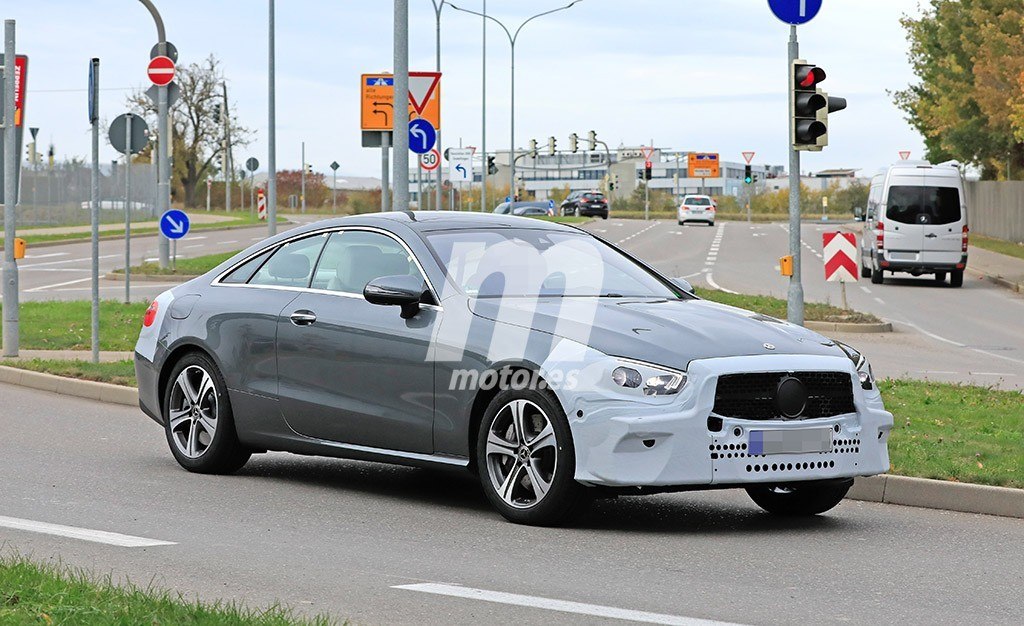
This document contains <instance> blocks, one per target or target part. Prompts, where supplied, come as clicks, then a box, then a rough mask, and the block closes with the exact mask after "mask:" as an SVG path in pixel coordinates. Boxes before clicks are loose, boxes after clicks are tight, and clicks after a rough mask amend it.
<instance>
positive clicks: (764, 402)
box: [713, 372, 856, 420]
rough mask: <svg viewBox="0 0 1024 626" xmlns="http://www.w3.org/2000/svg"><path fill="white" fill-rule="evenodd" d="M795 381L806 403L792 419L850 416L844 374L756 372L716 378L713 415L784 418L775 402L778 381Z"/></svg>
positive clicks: (849, 382)
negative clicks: (798, 383) (801, 386)
mask: <svg viewBox="0 0 1024 626" xmlns="http://www.w3.org/2000/svg"><path fill="white" fill-rule="evenodd" d="M788 377H792V378H796V379H799V380H800V382H802V383H803V385H804V387H805V388H806V390H807V403H806V406H805V407H804V410H803V411H802V412H801V413H800V415H799V416H798V417H797V418H795V419H814V418H818V417H832V416H835V415H843V414H845V413H853V412H855V411H856V408H855V407H854V404H853V379H852V378H851V376H850V375H849V374H847V373H844V372H758V373H749V374H726V375H723V376H719V377H718V386H717V387H716V389H715V407H714V409H713V410H714V413H715V414H716V415H720V416H722V417H737V418H742V419H751V420H773V419H784V417H783V415H782V412H781V411H780V410H779V408H778V406H777V402H776V391H777V390H778V387H779V382H780V381H782V380H783V379H784V378H788Z"/></svg>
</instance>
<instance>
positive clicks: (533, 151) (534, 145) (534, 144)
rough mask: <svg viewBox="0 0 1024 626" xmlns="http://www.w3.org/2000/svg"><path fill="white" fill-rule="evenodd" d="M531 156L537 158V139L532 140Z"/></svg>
mask: <svg viewBox="0 0 1024 626" xmlns="http://www.w3.org/2000/svg"><path fill="white" fill-rule="evenodd" d="M530 155H531V156H534V157H536V156H537V140H536V139H531V140H530Z"/></svg>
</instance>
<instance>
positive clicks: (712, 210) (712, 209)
mask: <svg viewBox="0 0 1024 626" xmlns="http://www.w3.org/2000/svg"><path fill="white" fill-rule="evenodd" d="M715 208H716V207H715V205H713V204H712V205H711V206H710V207H709V208H708V210H709V211H711V212H712V213H713V212H714V211H715Z"/></svg>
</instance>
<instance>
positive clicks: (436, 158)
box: [420, 148, 441, 172]
mask: <svg viewBox="0 0 1024 626" xmlns="http://www.w3.org/2000/svg"><path fill="white" fill-rule="evenodd" d="M439 165H441V153H440V152H438V151H437V148H434V149H433V150H431V151H430V152H427V153H426V154H421V155H420V167H422V168H423V169H425V170H426V171H428V172H432V171H434V170H436V169H437V167H438V166H439Z"/></svg>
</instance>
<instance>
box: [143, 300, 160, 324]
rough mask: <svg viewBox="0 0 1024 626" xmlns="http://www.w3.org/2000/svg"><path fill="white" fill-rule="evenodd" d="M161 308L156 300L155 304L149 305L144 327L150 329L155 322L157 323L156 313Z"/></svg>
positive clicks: (144, 318)
mask: <svg viewBox="0 0 1024 626" xmlns="http://www.w3.org/2000/svg"><path fill="white" fill-rule="evenodd" d="M159 307H160V305H158V304H157V303H156V300H154V301H153V303H152V304H150V305H149V308H148V309H146V315H145V316H144V317H143V318H142V325H143V326H145V327H146V328H149V327H150V326H152V325H153V322H155V321H156V311H157V309H158V308H159Z"/></svg>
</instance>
